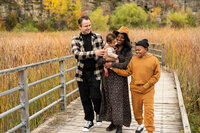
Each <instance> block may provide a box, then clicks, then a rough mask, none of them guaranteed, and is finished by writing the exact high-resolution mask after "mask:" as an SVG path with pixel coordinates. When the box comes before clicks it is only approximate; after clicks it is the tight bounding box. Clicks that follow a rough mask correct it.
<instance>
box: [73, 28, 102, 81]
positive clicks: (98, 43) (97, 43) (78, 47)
mask: <svg viewBox="0 0 200 133" xmlns="http://www.w3.org/2000/svg"><path fill="white" fill-rule="evenodd" d="M91 41H92V46H93V51H87V52H86V51H85V50H84V47H83V44H84V43H83V38H82V36H81V34H79V35H78V36H75V37H73V38H72V41H71V46H72V53H73V54H74V56H75V58H76V59H77V70H76V76H75V79H76V80H77V81H83V79H82V75H83V67H84V64H83V63H82V60H85V59H88V58H94V59H95V60H96V61H97V59H98V58H99V57H98V56H95V50H97V49H102V48H103V46H104V44H105V43H104V41H103V38H102V36H101V35H100V34H96V33H93V32H92V39H91ZM102 70H103V66H99V65H98V64H97V63H96V66H95V71H94V75H95V76H96V80H101V72H102Z"/></svg>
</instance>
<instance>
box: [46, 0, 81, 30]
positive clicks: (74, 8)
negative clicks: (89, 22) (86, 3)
mask: <svg viewBox="0 0 200 133" xmlns="http://www.w3.org/2000/svg"><path fill="white" fill-rule="evenodd" d="M43 4H44V5H45V9H46V10H49V11H50V13H51V14H53V16H54V17H55V18H56V19H62V20H66V21H67V24H68V26H69V27H70V28H71V29H75V28H76V27H77V24H76V23H77V20H78V18H79V17H80V16H81V1H80V0H76V1H75V2H73V1H72V0H44V3H43Z"/></svg>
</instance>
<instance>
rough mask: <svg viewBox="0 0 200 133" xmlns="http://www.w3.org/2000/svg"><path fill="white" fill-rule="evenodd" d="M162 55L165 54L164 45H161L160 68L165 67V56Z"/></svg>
mask: <svg viewBox="0 0 200 133" xmlns="http://www.w3.org/2000/svg"><path fill="white" fill-rule="evenodd" d="M164 53H165V46H164V44H162V66H164V65H165V56H164Z"/></svg>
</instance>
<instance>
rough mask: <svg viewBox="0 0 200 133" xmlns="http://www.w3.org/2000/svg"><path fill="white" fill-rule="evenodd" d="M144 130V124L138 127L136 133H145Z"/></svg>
mask: <svg viewBox="0 0 200 133" xmlns="http://www.w3.org/2000/svg"><path fill="white" fill-rule="evenodd" d="M143 129H144V124H141V125H139V126H138V127H137V129H136V131H135V133H141V132H142V131H143Z"/></svg>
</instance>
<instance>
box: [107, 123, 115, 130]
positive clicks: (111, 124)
mask: <svg viewBox="0 0 200 133" xmlns="http://www.w3.org/2000/svg"><path fill="white" fill-rule="evenodd" d="M116 127H117V126H115V125H114V124H113V123H112V122H111V123H110V125H109V126H108V127H107V128H106V131H112V130H114V129H116Z"/></svg>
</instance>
